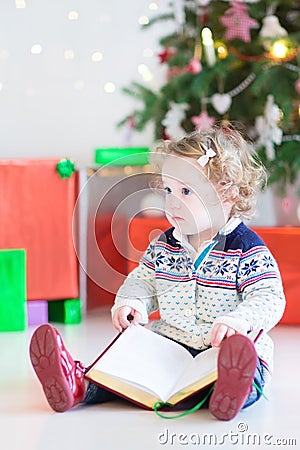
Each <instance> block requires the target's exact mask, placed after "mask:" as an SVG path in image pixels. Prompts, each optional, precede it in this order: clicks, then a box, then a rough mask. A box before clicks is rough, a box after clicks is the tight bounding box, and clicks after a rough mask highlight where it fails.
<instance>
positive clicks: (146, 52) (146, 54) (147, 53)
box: [143, 48, 154, 58]
mask: <svg viewBox="0 0 300 450" xmlns="http://www.w3.org/2000/svg"><path fill="white" fill-rule="evenodd" d="M153 54H154V52H153V50H152V49H151V48H145V49H144V50H143V56H144V57H145V58H151V57H152V56H153Z"/></svg>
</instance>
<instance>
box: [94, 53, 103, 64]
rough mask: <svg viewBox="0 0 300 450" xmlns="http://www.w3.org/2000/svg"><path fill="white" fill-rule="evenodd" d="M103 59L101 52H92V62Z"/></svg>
mask: <svg viewBox="0 0 300 450" xmlns="http://www.w3.org/2000/svg"><path fill="white" fill-rule="evenodd" d="M102 59H103V54H102V53H101V52H94V53H93V54H92V61H93V62H99V61H102Z"/></svg>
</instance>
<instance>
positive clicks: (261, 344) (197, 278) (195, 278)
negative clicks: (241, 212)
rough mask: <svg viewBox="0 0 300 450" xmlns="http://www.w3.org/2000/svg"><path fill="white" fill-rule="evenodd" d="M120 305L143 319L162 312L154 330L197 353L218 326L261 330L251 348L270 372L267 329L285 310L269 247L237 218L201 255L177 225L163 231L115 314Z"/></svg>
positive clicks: (270, 348)
mask: <svg viewBox="0 0 300 450" xmlns="http://www.w3.org/2000/svg"><path fill="white" fill-rule="evenodd" d="M175 236H176V238H175ZM124 305H129V306H131V307H132V308H134V309H136V310H137V311H138V312H139V313H140V314H141V315H142V323H147V322H148V315H149V314H150V313H151V312H153V311H155V310H159V311H160V320H159V321H156V322H154V323H153V324H152V327H151V328H152V329H153V331H156V332H157V333H160V334H162V335H165V336H167V337H169V338H171V339H173V340H175V341H177V342H179V343H183V344H185V345H188V346H190V347H193V348H195V349H200V350H204V349H207V348H208V347H209V346H210V342H211V331H212V327H213V325H214V324H216V323H222V324H225V325H227V326H229V327H231V328H233V329H235V330H236V331H237V332H239V333H242V334H247V333H248V332H249V331H252V330H257V331H260V330H264V332H263V334H262V336H261V337H260V338H259V340H258V342H257V344H256V349H257V353H258V356H259V357H260V358H261V359H262V360H263V361H264V362H265V363H266V364H267V366H268V367H269V370H272V367H273V343H272V340H271V338H270V337H269V336H268V335H267V332H268V331H269V330H270V329H271V328H273V327H274V326H275V325H276V324H277V322H278V321H279V320H280V318H281V316H282V314H283V311H284V307H285V298H284V293H283V288H282V283H281V278H280V274H279V270H278V266H277V264H276V262H275V260H274V258H273V256H272V254H271V253H270V251H269V250H268V248H267V247H266V245H265V244H264V243H263V241H262V240H261V239H260V238H259V236H258V235H257V234H256V233H254V232H253V231H252V230H250V229H249V228H248V227H247V226H246V225H245V224H244V223H243V222H241V221H240V220H239V219H231V220H230V221H229V222H228V224H227V226H226V227H225V228H224V230H223V231H222V232H220V233H219V234H217V235H216V236H215V238H214V239H213V240H212V241H209V242H206V243H205V244H204V246H202V248H201V249H200V251H199V252H198V253H196V252H195V251H194V249H193V248H192V247H191V246H190V245H189V243H188V241H187V239H186V238H185V239H184V237H181V242H180V238H179V236H177V234H176V230H174V228H170V229H168V230H167V231H166V232H165V233H163V234H162V235H161V236H160V237H159V238H158V239H157V240H154V241H153V242H151V243H150V245H149V246H148V248H147V250H146V251H145V253H144V255H143V257H142V259H141V261H140V264H139V266H138V267H137V268H135V269H134V270H133V271H132V272H131V273H130V274H129V275H128V277H127V278H126V280H125V282H124V283H123V285H122V286H121V287H120V289H119V291H118V293H117V295H116V299H115V304H114V306H113V308H112V313H113V312H114V311H115V309H116V308H119V307H120V306H124Z"/></svg>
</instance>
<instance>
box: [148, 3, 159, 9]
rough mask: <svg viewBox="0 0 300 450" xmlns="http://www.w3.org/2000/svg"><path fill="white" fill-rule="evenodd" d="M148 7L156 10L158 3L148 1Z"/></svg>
mask: <svg viewBox="0 0 300 450" xmlns="http://www.w3.org/2000/svg"><path fill="white" fill-rule="evenodd" d="M149 9H150V10H151V11H156V10H157V9H158V4H157V3H155V2H151V3H149Z"/></svg>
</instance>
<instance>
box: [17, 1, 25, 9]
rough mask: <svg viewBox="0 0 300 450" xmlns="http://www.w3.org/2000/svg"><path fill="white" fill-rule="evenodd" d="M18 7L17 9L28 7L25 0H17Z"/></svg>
mask: <svg viewBox="0 0 300 450" xmlns="http://www.w3.org/2000/svg"><path fill="white" fill-rule="evenodd" d="M16 8H17V9H24V8H26V2H25V0H16Z"/></svg>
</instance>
